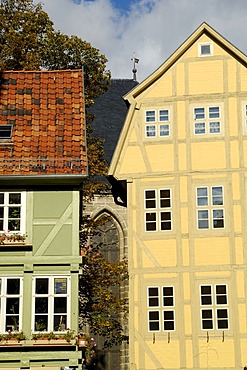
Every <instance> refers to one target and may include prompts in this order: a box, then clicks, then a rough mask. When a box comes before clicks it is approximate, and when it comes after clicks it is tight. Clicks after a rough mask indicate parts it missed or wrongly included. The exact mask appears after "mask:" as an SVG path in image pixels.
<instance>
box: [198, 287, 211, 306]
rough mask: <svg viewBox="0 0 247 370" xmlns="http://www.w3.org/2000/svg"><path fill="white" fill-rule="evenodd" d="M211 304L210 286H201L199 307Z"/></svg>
mask: <svg viewBox="0 0 247 370" xmlns="http://www.w3.org/2000/svg"><path fill="white" fill-rule="evenodd" d="M211 304H212V288H211V286H210V285H206V286H205V285H204V286H201V305H203V306H205V305H211Z"/></svg>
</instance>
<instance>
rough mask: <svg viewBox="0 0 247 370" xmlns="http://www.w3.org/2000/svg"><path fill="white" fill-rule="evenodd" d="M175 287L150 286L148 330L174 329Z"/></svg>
mask: <svg viewBox="0 0 247 370" xmlns="http://www.w3.org/2000/svg"><path fill="white" fill-rule="evenodd" d="M174 306H175V302H174V287H172V286H163V287H161V288H160V287H148V330H149V331H161V330H162V331H174V330H175V310H174Z"/></svg>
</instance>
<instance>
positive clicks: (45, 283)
mask: <svg viewBox="0 0 247 370" xmlns="http://www.w3.org/2000/svg"><path fill="white" fill-rule="evenodd" d="M48 287H49V280H48V279H47V278H38V279H36V288H35V293H36V294H48Z"/></svg>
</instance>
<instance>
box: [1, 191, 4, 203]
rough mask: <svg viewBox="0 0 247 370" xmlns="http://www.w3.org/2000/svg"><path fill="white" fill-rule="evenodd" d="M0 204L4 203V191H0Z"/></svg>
mask: <svg viewBox="0 0 247 370" xmlns="http://www.w3.org/2000/svg"><path fill="white" fill-rule="evenodd" d="M0 204H4V193H0Z"/></svg>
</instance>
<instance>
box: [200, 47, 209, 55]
mask: <svg viewBox="0 0 247 370" xmlns="http://www.w3.org/2000/svg"><path fill="white" fill-rule="evenodd" d="M201 55H211V45H201Z"/></svg>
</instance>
